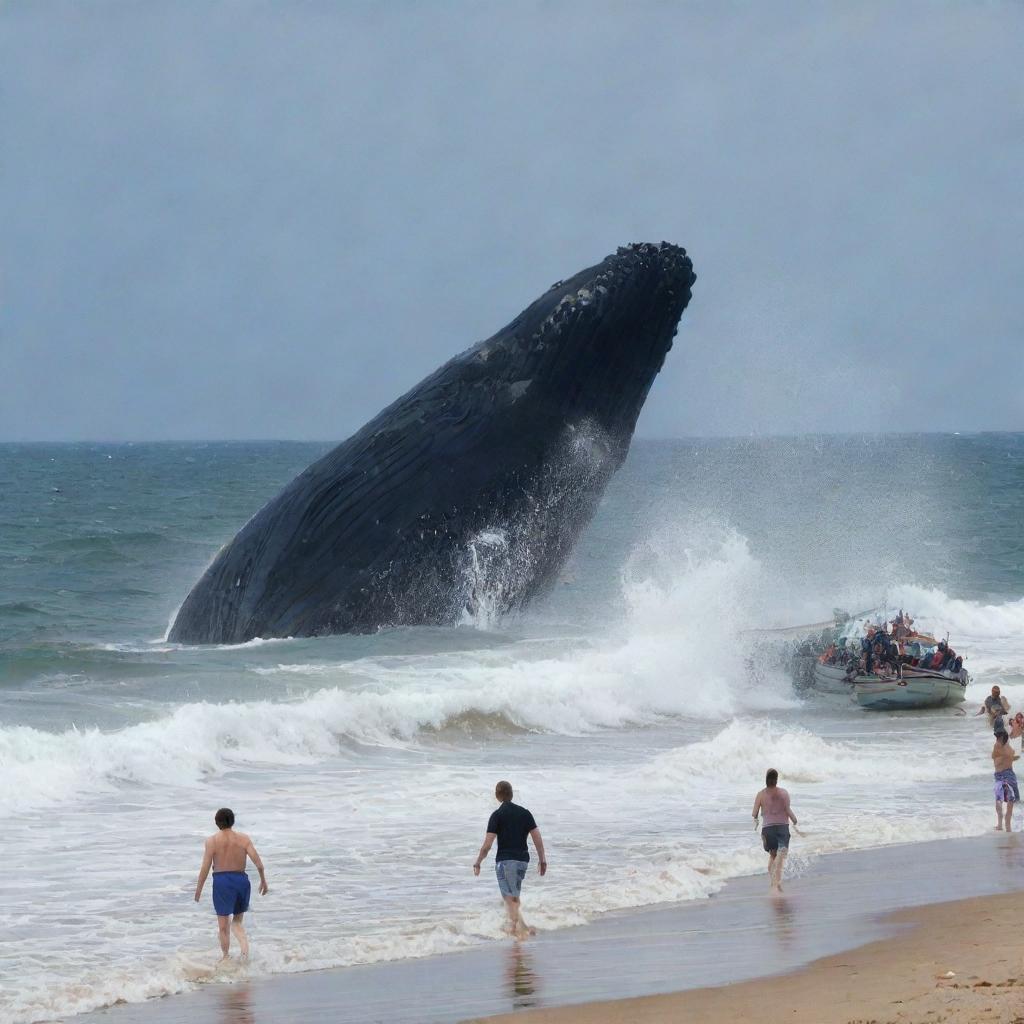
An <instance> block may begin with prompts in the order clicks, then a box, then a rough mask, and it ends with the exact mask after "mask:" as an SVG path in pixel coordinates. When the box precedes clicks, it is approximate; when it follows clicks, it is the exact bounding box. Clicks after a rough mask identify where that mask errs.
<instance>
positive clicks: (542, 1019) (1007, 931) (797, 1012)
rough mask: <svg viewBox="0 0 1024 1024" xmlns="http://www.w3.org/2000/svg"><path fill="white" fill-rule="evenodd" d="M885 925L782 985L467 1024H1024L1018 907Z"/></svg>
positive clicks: (992, 901) (980, 906) (979, 903)
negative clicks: (774, 1015) (884, 931)
mask: <svg viewBox="0 0 1024 1024" xmlns="http://www.w3.org/2000/svg"><path fill="white" fill-rule="evenodd" d="M886 923H887V924H888V925H890V926H892V927H895V928H898V929H899V931H898V934H896V935H893V936H890V937H888V938H885V939H879V940H877V941H874V942H869V943H867V944H865V945H863V946H860V947H858V948H856V949H852V950H845V951H843V952H842V953H838V954H835V955H834V956H829V957H823V958H822V959H820V960H815V961H813V962H812V963H810V964H808V965H807V966H806V967H802V968H800V969H798V970H796V971H794V972H791V973H788V974H784V975H774V976H770V977H765V978H756V979H753V980H751V981H745V982H740V983H736V984H731V985H722V986H717V987H714V988H702V989H691V990H689V991H684V992H674V993H669V994H664V995H654V996H644V997H640V998H636V999H629V1000H613V1001H608V1002H600V1003H586V1004H583V1005H578V1006H568V1007H555V1008H550V1009H543V1010H537V1011H531V1012H526V1013H515V1014H503V1015H501V1016H496V1017H488V1018H479V1019H477V1020H475V1021H467V1022H465V1024H484V1020H486V1024H513V1022H515V1024H670V1022H676V1021H681V1020H695V1021H702V1022H706V1024H719V1022H721V1024H726V1022H729V1024H731V1022H733V1021H737V1020H754V1019H756V1018H757V1017H758V1016H760V1015H761V1014H763V1013H764V1012H765V1008H766V1007H774V1008H775V1011H776V1012H784V1013H785V1019H786V1020H787V1021H789V1022H791V1024H859V1022H866V1021H871V1022H873V1024H883V1022H884V1024H922V1022H931V1021H935V1022H940V1021H941V1022H944V1024H985V1022H996V1021H998V1022H1002V1024H1022V1022H1024V935H1022V934H1021V931H1020V927H1019V923H1020V915H1019V910H1018V908H1017V907H1015V906H1014V905H1013V901H1012V900H1011V899H1008V898H1007V897H1006V896H1003V895H998V896H980V897H975V898H973V899H967V900H953V901H951V902H948V903H937V904H931V905H929V906H925V907H916V908H914V909H913V910H902V911H897V912H895V913H893V914H891V915H888V916H887V918H886ZM997 937H998V938H997Z"/></svg>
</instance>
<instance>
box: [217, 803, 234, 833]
mask: <svg viewBox="0 0 1024 1024" xmlns="http://www.w3.org/2000/svg"><path fill="white" fill-rule="evenodd" d="M213 820H214V821H215V822H216V823H217V828H231V826H232V825H234V823H235V812H234V811H233V810H231V808H230V807H222V808H221V809H220V810H219V811H218V812H217V813H216V814H215V815H214V816H213Z"/></svg>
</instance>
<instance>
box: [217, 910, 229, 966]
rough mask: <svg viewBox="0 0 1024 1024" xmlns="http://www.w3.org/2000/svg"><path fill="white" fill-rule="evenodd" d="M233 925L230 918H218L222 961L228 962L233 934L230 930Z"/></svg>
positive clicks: (218, 935)
mask: <svg viewBox="0 0 1024 1024" xmlns="http://www.w3.org/2000/svg"><path fill="white" fill-rule="evenodd" d="M230 924H231V918H230V917H220V916H219V915H218V917H217V937H218V938H219V939H220V952H221V959H222V960H227V958H228V950H229V949H230V948H231V932H230V931H229V930H228V928H229V926H230Z"/></svg>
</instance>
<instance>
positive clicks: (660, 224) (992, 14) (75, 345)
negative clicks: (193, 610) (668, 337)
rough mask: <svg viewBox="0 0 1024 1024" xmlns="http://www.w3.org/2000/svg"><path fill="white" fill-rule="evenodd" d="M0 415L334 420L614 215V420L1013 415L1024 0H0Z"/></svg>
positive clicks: (484, 319) (459, 334)
mask: <svg viewBox="0 0 1024 1024" xmlns="http://www.w3.org/2000/svg"><path fill="white" fill-rule="evenodd" d="M0 30H2V38H0V88H2V94H0V102H2V109H0V117H2V120H0V132H2V135H0V247H2V250H0V251H2V257H0V258H2V268H0V269H2V283H0V287H2V292H0V303H2V306H0V356H2V359H0V439H5V440H24V439H79V438H84V439H103V440H120V439H150V438H179V439H185V438H317V439H333V438H337V439H342V438H344V437H346V436H347V435H348V434H350V433H351V432H352V431H353V430H354V429H356V428H358V427H359V426H360V425H361V424H362V423H363V422H364V421H365V420H366V419H368V418H369V417H370V416H372V415H373V414H374V413H375V412H377V410H378V409H379V408H381V407H382V406H383V405H385V404H387V403H388V402H390V401H391V400H392V399H394V398H395V397H397V395H398V394H400V393H401V392H403V391H404V390H406V389H407V388H408V387H410V386H411V385H413V384H415V383H416V382H417V381H418V380H419V379H420V378H421V377H423V376H424V375H426V374H427V373H428V372H429V371H430V370H432V369H433V368H434V367H435V366H437V365H438V364H439V363H441V362H443V361H444V360H446V359H447V358H448V357H450V356H451V355H453V354H454V353H456V352H458V351H461V350H462V349H464V348H466V347H467V346H468V345H470V344H471V343H473V342H475V341H477V340H479V339H480V338H483V337H486V336H487V335H489V334H491V333H493V332H494V331H496V330H497V329H498V328H500V327H501V326H503V325H504V324H505V323H506V322H507V321H508V320H510V319H511V318H512V317H513V316H514V315H515V314H516V313H517V312H518V311H519V310H520V309H521V308H523V307H524V306H525V305H527V304H528V303H529V302H530V301H532V300H533V299H534V298H535V297H536V296H537V295H538V294H539V293H540V292H542V291H544V290H545V289H546V288H547V287H548V285H550V284H551V283H552V282H553V281H555V280H557V279H559V278H562V277H567V276H569V275H570V274H572V273H574V272H575V271H576V270H579V269H581V268H582V267H584V266H586V265H588V264H591V263H595V262H597V261H598V260H600V259H601V258H602V257H604V256H605V255H606V254H608V253H609V252H612V251H614V249H615V248H616V247H617V246H618V245H621V244H624V243H626V242H630V241H644V240H650V241H657V240H661V239H668V240H670V241H673V242H676V243H679V244H681V245H684V246H686V248H687V250H688V251H689V253H690V255H691V256H692V258H693V261H694V266H695V270H696V272H697V275H698V281H697V284H696V286H695V288H694V295H693V300H692V302H691V305H690V308H689V310H688V311H687V312H686V314H685V315H684V317H683V321H682V326H681V329H680V333H679V337H678V338H677V341H676V347H675V349H674V350H673V351H672V352H671V353H670V354H669V357H668V359H667V361H666V364H665V369H664V370H663V372H662V374H661V375H660V377H659V378H658V380H657V381H656V382H655V386H654V388H653V389H652V392H651V396H650V398H649V400H648V403H647V407H646V408H645V410H644V413H643V415H642V417H641V420H640V424H639V427H638V434H639V435H641V436H647V437H652V436H653V437H664V436H676V435H694V434H698V435H699V434H746V433H751V432H754V433H792V432H805V431H851V430H882V431H904V430H962V431H966V430H976V429H1024V354H1022V341H1024V314H1022V302H1021V296H1022V280H1024V277H1022V270H1021V262H1022V255H1024V184H1022V183H1024V75H1022V74H1021V68H1022V67H1024V5H1022V4H1020V3H963V4H954V3H927V4H923V5H919V6H915V5H914V4H911V3H904V2H901V3H892V4H888V5H883V6H875V5H870V4H858V3H854V2H849V0H840V2H836V3H834V4H829V3H820V2H818V3H811V4H798V3H778V4H776V3H773V4H764V3H750V4H728V3H722V2H719V0H714V2H711V0H708V2H705V3H701V4H697V3H668V2H665V3H653V2H650V3H643V2H636V0H630V2H628V3H627V2H624V0H623V2H621V3H615V4H611V3H600V2H579V3H577V2H570V0H557V2H556V0H551V2H544V3H527V2H523V0H516V2H515V3H506V2H498V0H493V2H488V0H483V2H477V0H474V2H456V0H452V2H447V3H445V2H429V3H428V2H422V3H398V2H388V3H384V2H373V3H370V2H367V3H356V2H341V0H338V2H333V3H327V2H304V0H289V2H284V0H280V2H274V3H247V4H243V3H228V2H225V3H213V2H210V0H207V2H204V3H188V2H176V3H173V4H162V3H156V2H153V3H141V2H140V3H118V2H94V3H81V2H77V0H76V2H70V0H69V2H64V3H55V2H47V0H7V2H6V3H4V4H3V6H2V7H0Z"/></svg>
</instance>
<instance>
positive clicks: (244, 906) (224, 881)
mask: <svg viewBox="0 0 1024 1024" xmlns="http://www.w3.org/2000/svg"><path fill="white" fill-rule="evenodd" d="M213 820H214V821H215V822H216V823H217V828H218V829H219V831H217V832H215V833H214V834H213V835H212V836H210V838H209V839H207V840H206V846H205V847H204V849H203V864H202V867H201V868H200V869H199V881H198V882H197V883H196V903H198V902H199V897H200V896H201V895H202V894H203V886H204V885H205V884H206V876H207V875H208V874H209V873H210V868H211V867H212V868H213V909H214V910H215V911H216V912H217V930H218V932H219V935H220V951H221V953H223V954H224V955H223V957H222V959H224V960H227V958H228V949H229V948H230V946H231V934H230V932H229V931H228V926H229V925H230V928H231V932H234V935H235V939H237V941H238V947H239V949H240V950H241V952H242V957H243V958H245V957H248V955H249V936H248V935H246V934H245V928H244V926H243V925H242V915H243V914H244V913H245V912H246V911H247V910H248V909H249V894H250V885H249V876H248V875H247V874H246V873H245V861H246V858H248V859H249V860H251V861H252V862H253V864H255V865H256V870H257V871H258V872H259V873H260V888H259V893H260V895H261V896H266V894H267V876H266V875H265V874H264V873H263V861H261V860H260V855H259V854H258V853H257V852H256V847H255V846H253V845H252V840H251V839H250V838H249V837H248V836H247V835H246V834H245V833H244V832H236V831H235V830H234V827H233V826H234V824H235V812H234V811H232V810H231V809H230V808H229V807H222V808H221V809H220V810H219V811H218V812H217V813H216V815H215V816H214V819H213ZM232 918H233V919H232Z"/></svg>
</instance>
